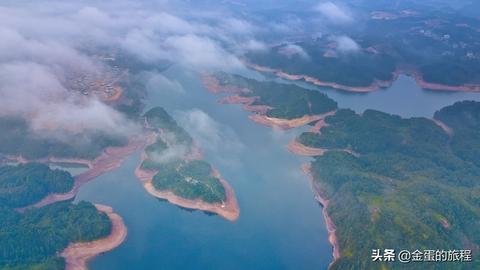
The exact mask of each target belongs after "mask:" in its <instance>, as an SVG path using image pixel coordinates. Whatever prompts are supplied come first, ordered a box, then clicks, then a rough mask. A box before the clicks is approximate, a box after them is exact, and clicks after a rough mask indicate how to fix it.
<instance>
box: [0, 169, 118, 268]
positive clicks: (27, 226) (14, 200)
mask: <svg viewBox="0 0 480 270" xmlns="http://www.w3.org/2000/svg"><path fill="white" fill-rule="evenodd" d="M71 186H72V176H71V175H70V174H69V173H68V172H65V171H60V170H51V169H50V168H49V167H48V166H46V165H42V164H25V165H18V166H1V167H0V216H1V217H2V218H1V219H0V269H2V270H20V269H22V270H30V269H31V270H63V269H65V267H66V264H65V259H64V258H63V257H60V256H59V254H60V252H62V251H63V250H64V249H65V248H67V246H68V245H69V244H70V243H74V242H90V241H93V240H96V239H100V238H104V237H107V236H108V235H110V233H111V230H112V224H111V222H110V220H109V217H108V216H107V214H105V213H103V212H100V211H98V210H97V208H96V207H95V206H94V205H92V204H91V203H88V202H80V203H78V204H72V203H71V202H60V203H55V204H51V205H48V206H45V207H41V208H32V209H29V210H27V211H25V212H23V213H21V212H18V211H16V210H15V208H17V207H19V206H25V205H29V204H31V203H33V202H36V201H39V200H41V199H42V198H43V197H44V196H46V194H48V193H51V192H67V191H68V190H69V189H70V188H71Z"/></svg>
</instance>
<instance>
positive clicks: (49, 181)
mask: <svg viewBox="0 0 480 270" xmlns="http://www.w3.org/2000/svg"><path fill="white" fill-rule="evenodd" d="M72 187H73V177H72V176H71V175H70V173H68V172H65V171H61V170H51V169H50V168H49V167H48V166H47V165H43V164H36V163H29V164H21V165H18V166H3V167H0V206H8V207H24V206H27V205H31V204H34V203H36V202H38V201H40V200H41V199H43V198H44V197H45V196H47V195H48V194H49V193H66V192H68V191H70V190H71V189H72Z"/></svg>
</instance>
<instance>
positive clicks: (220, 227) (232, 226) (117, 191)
mask: <svg viewBox="0 0 480 270" xmlns="http://www.w3.org/2000/svg"><path fill="white" fill-rule="evenodd" d="M165 75H166V76H168V77H170V78H172V79H175V80H177V81H178V84H175V85H176V87H174V88H175V89H165V88H164V86H165V85H158V88H157V87H156V86H154V87H152V88H151V90H150V94H149V98H148V106H149V107H151V106H157V105H160V106H164V107H165V108H166V109H167V110H168V111H169V112H171V113H172V114H173V115H174V116H176V117H177V118H178V119H179V120H180V121H181V122H187V123H190V124H191V125H192V126H194V128H193V130H191V132H192V135H193V136H194V137H199V138H200V144H201V145H200V146H201V147H202V148H203V150H204V155H205V158H206V160H208V161H209V162H211V163H212V165H213V166H214V167H216V168H218V169H219V171H220V172H221V173H222V175H223V177H224V178H225V179H226V180H227V181H228V182H229V183H230V184H231V185H232V187H233V188H234V190H235V192H236V195H237V198H238V202H239V206H240V218H239V219H238V220H237V221H236V222H234V223H231V222H228V221H226V220H224V219H222V218H220V217H218V216H212V215H207V214H205V213H203V212H198V211H194V212H191V211H187V210H184V209H180V208H178V207H176V206H173V205H171V204H169V203H167V202H163V201H160V200H158V199H155V198H153V197H151V196H150V195H148V194H147V193H146V192H145V191H144V189H143V187H142V186H141V184H140V183H139V181H138V180H137V179H136V178H135V176H134V174H133V173H134V169H135V166H136V165H137V164H138V162H139V157H138V156H139V155H138V153H137V154H136V155H134V156H132V157H131V158H129V159H128V160H127V161H126V162H125V163H124V165H123V166H122V167H121V168H119V169H117V170H115V171H112V172H110V173H108V174H106V175H103V176H101V177H98V178H97V179H96V180H95V181H92V182H90V183H88V184H87V185H85V186H84V187H82V189H81V190H80V192H79V194H78V196H77V199H76V200H77V201H78V200H87V201H92V202H95V203H103V204H107V205H111V206H113V208H114V209H115V211H116V212H118V213H119V214H120V215H121V216H122V217H123V218H124V220H125V222H126V225H127V227H128V230H129V234H128V237H127V240H126V241H125V242H124V244H123V245H122V246H120V247H119V248H117V249H115V250H114V251H112V252H109V253H106V254H104V255H101V256H99V257H97V258H96V259H95V260H94V261H92V263H91V269H94V270H109V269H116V270H122V269H125V270H131V269H148V270H150V269H325V268H326V267H327V265H328V264H329V263H330V261H331V259H332V254H331V253H332V251H331V246H330V245H329V243H328V240H327V232H326V229H325V226H324V221H323V217H322V211H321V210H322V209H321V207H320V205H318V203H317V202H316V201H315V200H314V197H313V193H312V191H311V189H310V186H309V183H308V179H307V177H306V176H305V175H304V174H303V173H302V172H301V169H300V165H301V164H302V162H305V160H302V159H301V158H299V157H297V156H295V155H293V154H291V153H289V152H288V151H287V150H286V145H287V143H288V141H289V140H290V139H292V138H293V137H294V136H295V135H296V133H298V132H299V130H297V131H293V132H287V133H285V132H280V131H273V130H272V129H270V128H267V127H263V126H260V125H257V124H255V123H253V122H251V121H250V120H249V119H248V117H247V116H248V113H246V112H244V111H242V110H241V108H240V106H233V105H232V106H223V105H219V104H217V98H218V97H215V96H213V95H210V94H209V93H208V92H206V90H205V89H204V88H203V86H202V85H201V82H200V80H199V78H198V76H197V75H195V74H194V73H190V72H188V71H183V70H177V69H175V68H172V69H171V70H169V71H167V72H166V73H165ZM169 85H170V86H171V85H172V84H169ZM178 85H180V86H181V88H182V89H181V90H179V89H178ZM169 90H172V91H169ZM189 121H190V122H189ZM202 138H203V139H202ZM202 144H203V145H202Z"/></svg>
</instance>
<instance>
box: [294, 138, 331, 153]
mask: <svg viewBox="0 0 480 270" xmlns="http://www.w3.org/2000/svg"><path fill="white" fill-rule="evenodd" d="M287 149H288V151H290V152H291V153H293V154H296V155H299V156H306V157H315V156H321V155H323V154H325V152H327V151H328V150H327V149H322V148H313V147H308V146H305V145H303V144H301V143H299V142H298V141H297V140H296V139H293V140H291V141H290V143H289V144H288V146H287Z"/></svg>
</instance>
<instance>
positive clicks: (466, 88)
mask: <svg viewBox="0 0 480 270" xmlns="http://www.w3.org/2000/svg"><path fill="white" fill-rule="evenodd" d="M247 67H250V68H252V69H253V70H255V71H258V72H264V73H271V74H274V75H275V76H277V77H279V78H282V79H286V80H290V81H299V80H304V81H305V82H307V83H311V84H313V85H316V86H320V87H330V88H333V89H336V90H340V91H347V92H353V93H368V92H373V91H377V90H379V89H382V88H388V87H390V86H392V84H393V83H394V82H395V81H396V80H397V79H398V76H399V75H406V76H409V77H411V78H413V79H414V80H415V82H416V83H417V85H418V86H419V87H420V88H422V89H427V90H432V91H452V92H480V85H473V84H465V85H458V86H454V85H444V84H438V83H430V82H427V81H425V80H424V79H423V76H422V74H421V73H420V72H419V71H414V70H409V69H404V68H400V69H398V70H397V71H395V72H393V78H392V79H391V80H388V81H381V80H377V79H375V80H374V81H373V83H372V84H370V85H369V86H347V85H342V84H339V83H335V82H326V81H321V80H319V79H317V78H314V77H311V76H307V75H298V74H290V73H286V72H284V71H282V70H280V69H274V68H269V67H265V66H260V65H256V64H247Z"/></svg>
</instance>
